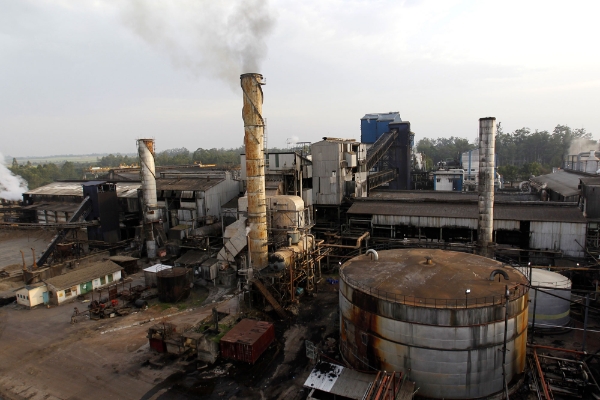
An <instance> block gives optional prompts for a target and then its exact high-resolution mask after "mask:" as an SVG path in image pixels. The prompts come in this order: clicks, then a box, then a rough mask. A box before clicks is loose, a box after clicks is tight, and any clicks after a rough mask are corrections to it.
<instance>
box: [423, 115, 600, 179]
mask: <svg viewBox="0 0 600 400" xmlns="http://www.w3.org/2000/svg"><path fill="white" fill-rule="evenodd" d="M497 127H498V133H497V136H496V154H497V161H498V173H500V174H501V175H502V176H503V177H504V179H505V181H509V182H513V181H519V180H525V179H528V178H529V176H531V175H540V174H544V173H549V172H551V171H552V168H553V167H559V168H562V167H563V160H564V157H565V156H566V155H569V154H578V153H580V152H584V151H589V150H592V149H597V148H598V143H597V142H596V141H595V140H593V139H592V134H591V133H590V132H587V131H586V130H585V128H575V129H573V128H570V127H569V126H567V125H557V126H556V127H555V128H554V130H552V131H551V132H549V131H546V130H544V131H539V130H534V131H532V130H531V129H529V128H521V129H517V130H515V131H514V132H506V133H505V132H504V130H503V129H502V124H501V123H500V122H499V123H498V125H497ZM477 147H478V143H469V141H468V140H467V139H464V138H459V137H450V138H439V139H429V138H424V139H421V140H420V141H419V142H418V143H417V151H418V152H419V153H422V154H423V155H424V160H425V163H426V166H427V167H428V169H431V168H432V167H433V166H434V165H437V163H439V162H440V161H446V160H447V159H453V160H456V161H458V162H460V154H461V153H464V152H466V151H468V150H473V149H476V148H477Z"/></svg>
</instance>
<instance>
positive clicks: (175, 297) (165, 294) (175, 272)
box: [156, 268, 190, 303]
mask: <svg viewBox="0 0 600 400" xmlns="http://www.w3.org/2000/svg"><path fill="white" fill-rule="evenodd" d="M156 287H157V289H158V299H159V300H160V301H162V302H165V303H176V302H178V301H183V300H185V299H187V298H188V296H189V295H190V280H189V276H188V270H187V269H186V268H171V269H166V270H162V271H159V272H158V273H157V274H156Z"/></svg>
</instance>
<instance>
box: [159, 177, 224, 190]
mask: <svg viewBox="0 0 600 400" xmlns="http://www.w3.org/2000/svg"><path fill="white" fill-rule="evenodd" d="M223 181H225V179H204V178H198V179H194V178H182V179H157V180H156V190H182V191H185V190H192V191H206V190H208V189H210V188H213V187H215V186H217V185H218V184H219V183H221V182H223Z"/></svg>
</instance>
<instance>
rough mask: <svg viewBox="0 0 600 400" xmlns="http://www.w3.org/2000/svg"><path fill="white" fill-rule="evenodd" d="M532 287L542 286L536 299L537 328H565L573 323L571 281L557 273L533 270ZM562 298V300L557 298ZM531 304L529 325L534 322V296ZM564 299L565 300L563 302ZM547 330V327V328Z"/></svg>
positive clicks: (532, 295)
mask: <svg viewBox="0 0 600 400" xmlns="http://www.w3.org/2000/svg"><path fill="white" fill-rule="evenodd" d="M531 284H532V286H540V287H543V289H539V290H538V293H537V296H536V298H535V327H536V330H537V329H539V328H545V326H544V325H552V326H556V325H559V326H565V325H567V324H568V323H569V322H570V321H571V316H570V315H569V312H570V310H571V302H570V300H571V290H564V289H571V280H570V279H569V278H567V277H564V276H562V275H561V274H557V273H556V272H551V271H546V270H543V269H537V268H536V269H533V271H532V278H531ZM555 296H560V297H561V298H558V297H555ZM531 297H532V299H531V303H529V323H530V324H531V323H532V320H533V306H534V304H533V303H534V301H533V300H534V299H533V297H534V294H533V293H532V294H531ZM563 299H564V300H563ZM546 328H547V327H546Z"/></svg>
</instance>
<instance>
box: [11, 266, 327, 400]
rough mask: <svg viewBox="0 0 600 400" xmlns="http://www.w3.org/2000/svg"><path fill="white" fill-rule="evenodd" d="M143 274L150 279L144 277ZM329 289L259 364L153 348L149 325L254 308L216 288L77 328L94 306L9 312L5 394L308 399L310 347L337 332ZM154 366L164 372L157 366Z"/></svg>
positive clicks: (279, 334) (282, 332) (279, 329)
mask: <svg viewBox="0 0 600 400" xmlns="http://www.w3.org/2000/svg"><path fill="white" fill-rule="evenodd" d="M133 277H134V278H135V279H140V274H136V275H134V276H133ZM322 286H323V288H322V289H323V290H324V291H323V292H321V293H319V294H318V296H317V297H311V298H308V297H306V298H304V299H303V303H304V304H303V307H301V310H302V311H301V312H300V314H299V315H298V317H296V318H294V319H292V320H290V321H285V322H276V324H275V325H276V342H275V343H274V344H273V345H272V346H271V347H270V348H269V349H268V350H267V351H266V352H265V354H264V355H263V357H261V359H260V360H259V361H258V362H257V364H256V365H254V366H251V365H246V364H243V363H237V362H230V361H227V360H220V361H218V362H217V363H216V364H215V365H213V366H208V367H203V365H201V364H198V363H197V362H196V361H189V360H188V359H186V358H185V357H184V358H180V359H174V358H171V357H166V358H165V357H161V356H158V355H157V354H156V353H154V352H153V351H151V350H150V348H149V345H148V339H147V338H146V333H147V329H148V327H149V326H150V325H153V324H154V323H156V322H158V321H169V322H172V323H174V324H176V325H178V326H184V325H188V326H189V325H195V324H197V323H199V322H200V321H202V320H203V319H205V318H206V317H207V316H209V315H211V309H212V308H213V307H215V306H217V308H218V310H219V311H220V312H223V313H237V312H238V311H240V310H241V311H244V307H243V305H240V304H238V297H237V296H231V295H227V294H226V291H225V290H224V289H220V288H209V290H210V292H209V293H207V289H206V288H204V289H195V291H194V292H193V293H196V294H195V295H194V294H193V295H192V296H191V297H190V299H188V301H187V302H186V303H185V305H180V304H178V305H173V306H172V307H171V306H168V305H154V306H151V307H150V308H149V309H148V310H145V311H139V312H137V313H135V314H131V315H128V316H126V317H117V318H111V319H103V320H99V321H93V320H89V319H87V318H79V322H78V323H76V324H71V323H70V317H71V314H72V311H73V307H75V306H77V307H78V308H79V309H80V310H83V309H85V308H86V303H81V301H76V302H75V303H72V304H64V305H61V306H57V307H51V308H45V307H38V308H35V309H33V310H28V309H24V308H22V307H20V306H16V305H8V306H5V307H2V308H0V398H3V399H16V400H21V399H25V398H26V399H34V400H37V399H72V400H75V399H107V398H115V399H175V398H177V399H186V398H207V399H212V398H215V399H216V398H231V399H274V398H281V399H301V398H305V397H306V393H305V392H304V390H303V388H302V384H303V382H304V380H305V379H306V376H308V373H309V372H310V366H309V360H308V359H307V358H306V357H305V355H304V351H305V350H304V341H305V340H306V339H312V340H313V341H315V342H317V343H318V342H319V341H321V339H322V338H324V337H326V336H327V335H330V336H335V334H336V332H337V327H336V324H337V318H338V317H337V301H338V297H337V296H338V294H337V289H336V288H335V287H332V286H331V285H322ZM207 295H208V296H209V297H208V298H207V297H206V296H207ZM153 302H156V300H154V301H153ZM187 307H190V308H187ZM246 311H247V310H246ZM250 314H251V316H255V317H256V316H258V317H263V318H266V319H268V318H270V317H271V315H269V314H262V313H260V312H254V313H250ZM246 315H247V314H246ZM273 316H274V315H273ZM149 360H153V361H155V362H158V364H161V365H164V366H163V367H162V368H156V367H151V366H150V365H148V361H149ZM154 365H156V364H154ZM198 367H201V369H198Z"/></svg>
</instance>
